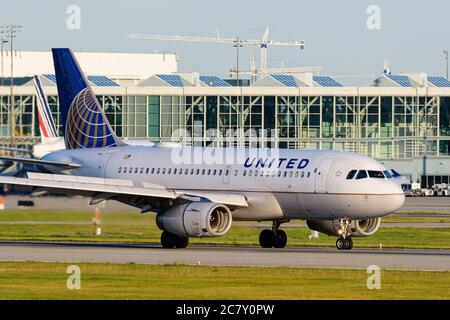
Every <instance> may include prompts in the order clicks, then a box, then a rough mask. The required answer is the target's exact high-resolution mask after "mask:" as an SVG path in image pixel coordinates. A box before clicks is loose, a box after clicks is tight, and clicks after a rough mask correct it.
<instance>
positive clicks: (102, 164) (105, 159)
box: [97, 152, 112, 178]
mask: <svg viewBox="0 0 450 320" xmlns="http://www.w3.org/2000/svg"><path fill="white" fill-rule="evenodd" d="M111 156H112V153H111V152H101V153H99V154H98V159H99V161H98V165H97V177H100V178H105V175H106V169H107V167H108V163H109V160H110V159H111Z"/></svg>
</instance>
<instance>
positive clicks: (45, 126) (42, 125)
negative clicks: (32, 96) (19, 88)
mask: <svg viewBox="0 0 450 320" xmlns="http://www.w3.org/2000/svg"><path fill="white" fill-rule="evenodd" d="M34 86H35V88H36V94H37V111H38V121H39V130H40V131H41V138H42V142H43V143H45V142H46V141H49V140H51V139H53V138H58V131H57V130H56V125H55V121H54V120H53V117H52V113H51V111H50V107H49V106H48V103H47V99H46V97H45V94H44V90H43V88H42V84H41V80H40V79H39V77H38V76H34Z"/></svg>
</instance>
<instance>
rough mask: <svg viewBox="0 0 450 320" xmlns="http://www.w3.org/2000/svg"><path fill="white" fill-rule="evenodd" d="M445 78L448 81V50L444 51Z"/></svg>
mask: <svg viewBox="0 0 450 320" xmlns="http://www.w3.org/2000/svg"><path fill="white" fill-rule="evenodd" d="M444 61H445V78H446V79H447V80H448V50H447V49H445V50H444Z"/></svg>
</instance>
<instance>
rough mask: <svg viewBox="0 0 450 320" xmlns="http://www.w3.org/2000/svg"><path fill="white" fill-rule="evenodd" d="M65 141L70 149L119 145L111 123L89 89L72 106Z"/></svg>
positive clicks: (79, 95) (80, 94)
mask: <svg viewBox="0 0 450 320" xmlns="http://www.w3.org/2000/svg"><path fill="white" fill-rule="evenodd" d="M64 139H65V143H66V146H67V148H68V149H83V148H105V147H115V146H116V145H117V144H116V138H115V136H114V133H113V132H112V129H111V127H110V125H109V122H108V120H107V119H106V117H105V115H104V113H103V112H102V109H101V107H100V105H99V103H98V101H97V99H96V97H95V96H94V95H93V93H92V91H91V90H90V89H89V88H85V89H83V90H81V91H80V92H79V93H78V94H77V96H76V97H75V99H74V100H73V101H72V103H71V105H70V109H69V112H68V114H67V122H66V134H65V137H64Z"/></svg>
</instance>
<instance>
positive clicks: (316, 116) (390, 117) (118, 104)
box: [0, 54, 450, 187]
mask: <svg viewBox="0 0 450 320" xmlns="http://www.w3.org/2000/svg"><path fill="white" fill-rule="evenodd" d="M92 55H93V56H91V57H90V58H89V57H86V58H85V59H87V60H88V61H84V60H83V59H81V55H80V64H81V67H82V68H83V69H84V70H85V72H86V73H87V75H88V80H89V81H90V82H91V83H92V84H93V90H94V92H95V93H96V94H97V96H98V98H99V101H100V103H101V104H102V106H103V108H104V110H105V112H106V115H107V116H108V118H109V120H110V122H111V124H112V125H113V126H114V129H115V130H116V132H117V134H118V135H119V136H123V137H130V138H131V137H133V138H142V139H149V140H152V141H172V140H173V137H172V135H173V133H174V132H175V131H176V130H177V129H182V130H184V135H183V136H182V137H178V138H177V139H179V140H180V141H181V142H182V143H184V144H186V145H202V146H210V145H216V146H222V145H228V144H229V142H228V140H227V138H226V136H227V132H238V136H237V137H236V139H234V140H233V142H232V146H237V147H244V146H249V145H256V146H259V147H280V148H298V149H305V148H308V149H336V150H344V151H350V152H356V153H361V154H366V155H369V156H371V157H374V158H376V159H378V160H380V161H381V162H382V163H384V164H385V165H386V167H388V168H394V169H396V170H397V171H399V172H400V173H401V174H404V175H406V176H408V177H410V178H412V179H413V180H416V181H420V182H421V184H422V186H423V187H430V186H431V185H432V184H434V183H442V182H444V183H448V182H449V177H450V82H449V81H447V80H446V79H445V78H443V77H440V76H430V75H427V74H425V73H420V74H397V75H395V74H388V75H380V76H379V77H377V78H375V79H371V80H370V81H369V82H366V83H362V84H360V85H359V86H346V85H345V84H343V83H341V81H339V79H337V78H336V79H335V78H333V77H332V76H327V75H315V74H308V73H305V74H301V75H291V74H284V75H283V74H273V75H268V76H266V77H264V78H262V79H260V80H259V81H257V82H255V83H253V84H250V85H248V86H242V87H241V86H239V87H238V86H233V85H232V84H233V82H231V83H230V81H225V80H224V79H221V78H220V77H217V76H214V75H200V74H199V73H176V56H175V55H173V54H172V55H171V54H167V55H165V56H164V55H162V54H159V55H155V56H154V57H153V56H152V55H149V57H147V58H146V59H148V60H145V61H147V62H142V61H140V62H138V61H137V57H138V55H136V56H133V55H130V56H128V54H123V56H124V57H131V58H130V60H133V61H125V62H123V63H120V64H122V65H120V66H118V65H116V64H119V63H118V62H116V63H115V62H114V61H112V60H109V58H108V59H107V58H106V56H108V55H109V54H105V58H102V57H103V56H102V55H103V54H92ZM121 55H122V54H117V57H121ZM117 59H119V58H117ZM124 59H125V58H124ZM94 60H95V62H94ZM125 60H126V59H125ZM28 61H29V62H27V63H26V64H28V65H29V68H30V69H29V70H30V72H29V73H28V76H32V75H33V74H34V73H39V74H41V79H42V83H43V85H44V90H45V92H46V94H47V96H48V97H47V99H48V101H49V103H50V106H51V108H52V110H53V112H54V116H55V120H56V123H57V124H58V125H59V122H60V121H59V114H58V110H59V108H58V101H57V90H56V86H55V82H54V75H53V71H52V70H51V68H52V66H51V61H50V62H49V63H50V65H49V66H46V67H45V68H44V69H42V70H41V69H39V70H38V69H37V67H35V66H34V67H32V66H31V65H32V64H33V63H32V60H28ZM101 61H108V63H106V62H105V63H103V65H97V64H102V63H101ZM158 61H159V62H158ZM159 64H161V65H159ZM35 68H36V69H35ZM49 68H50V70H49ZM159 68H162V69H164V68H167V70H165V71H160V70H161V69H159ZM142 69H145V70H142ZM19 70H20V69H18V72H19ZM31 70H32V71H31ZM20 72H21V74H18V76H21V77H22V79H24V78H25V80H22V82H21V85H19V83H18V85H17V86H15V87H14V92H15V112H14V115H15V118H16V128H15V141H16V143H17V144H22V145H27V144H28V145H29V144H32V143H35V142H36V141H37V140H38V139H39V136H38V130H37V125H36V113H35V110H36V108H35V92H34V87H33V86H32V83H31V82H29V81H28V82H27V81H26V77H27V69H23V70H22V71H20ZM8 95H9V88H8V87H0V103H1V105H0V121H1V123H0V141H1V143H2V144H8V143H9V142H10V141H11V140H10V138H9V137H10V133H9V132H10V125H9V122H8V118H9V113H8V110H9V109H8V108H9V105H8V101H9V98H8ZM210 129H214V130H215V131H216V135H219V136H221V137H222V138H220V139H218V140H217V139H216V140H215V141H214V142H211V139H210V137H209V133H208V132H209V131H208V130H210ZM242 132H243V133H242ZM249 133H250V134H249ZM255 138H257V139H256V140H257V142H256V141H255Z"/></svg>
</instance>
